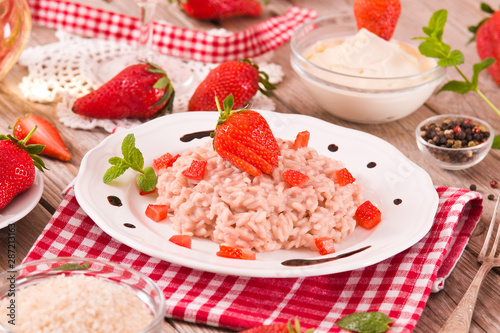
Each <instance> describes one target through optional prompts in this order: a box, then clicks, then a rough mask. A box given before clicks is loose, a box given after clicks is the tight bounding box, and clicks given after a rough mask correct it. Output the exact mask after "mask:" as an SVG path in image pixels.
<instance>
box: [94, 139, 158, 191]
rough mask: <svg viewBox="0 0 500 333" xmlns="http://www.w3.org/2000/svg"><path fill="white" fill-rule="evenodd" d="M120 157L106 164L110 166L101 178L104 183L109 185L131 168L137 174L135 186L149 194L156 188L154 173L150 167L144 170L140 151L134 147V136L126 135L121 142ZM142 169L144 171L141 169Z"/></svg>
mask: <svg viewBox="0 0 500 333" xmlns="http://www.w3.org/2000/svg"><path fill="white" fill-rule="evenodd" d="M122 154H123V158H122V157H118V156H114V157H111V158H110V159H109V160H108V162H109V164H111V165H112V166H111V167H110V168H109V169H108V170H106V172H105V173H104V176H103V179H102V180H103V181H104V183H109V182H111V181H112V180H114V179H116V178H118V177H120V176H121V175H123V174H124V173H125V171H127V170H128V169H129V168H131V169H132V170H134V171H137V172H139V175H138V176H137V178H136V181H137V185H138V186H139V188H140V189H141V190H142V191H145V192H150V191H152V190H154V189H155V186H156V181H157V180H156V173H155V171H154V169H153V168H152V167H147V168H144V157H143V156H142V153H141V151H140V150H139V149H138V148H136V146H135V136H134V134H128V135H127V136H126V137H125V138H124V139H123V142H122ZM143 168H144V169H143Z"/></svg>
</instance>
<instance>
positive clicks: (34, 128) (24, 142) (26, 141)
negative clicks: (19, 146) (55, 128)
mask: <svg viewBox="0 0 500 333" xmlns="http://www.w3.org/2000/svg"><path fill="white" fill-rule="evenodd" d="M37 128H38V126H35V127H33V129H32V130H31V131H30V132H29V133H28V135H26V137H25V138H24V139H23V140H22V141H21V142H22V143H23V145H27V144H28V141H29V140H30V139H31V137H32V136H33V134H35V131H36V129H37Z"/></svg>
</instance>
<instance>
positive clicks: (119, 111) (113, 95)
mask: <svg viewBox="0 0 500 333" xmlns="http://www.w3.org/2000/svg"><path fill="white" fill-rule="evenodd" d="M173 101H174V88H173V87H172V84H171V82H170V80H169V78H168V76H167V74H166V73H165V71H164V70H163V69H161V68H160V67H158V66H157V65H154V64H151V63H140V64H135V65H131V66H129V67H127V68H125V69H124V70H122V71H121V72H120V73H118V74H117V75H116V76H115V77H113V78H112V79H111V80H109V81H108V82H106V83H105V84H103V85H102V86H101V87H99V88H98V89H96V90H94V91H92V92H90V93H88V94H87V95H85V96H82V97H80V98H78V99H77V100H76V101H75V103H74V104H73V112H75V113H77V114H79V115H82V116H88V117H93V118H109V119H118V118H152V117H153V116H156V115H159V114H162V113H164V112H165V111H166V110H168V111H170V112H171V111H172V105H173Z"/></svg>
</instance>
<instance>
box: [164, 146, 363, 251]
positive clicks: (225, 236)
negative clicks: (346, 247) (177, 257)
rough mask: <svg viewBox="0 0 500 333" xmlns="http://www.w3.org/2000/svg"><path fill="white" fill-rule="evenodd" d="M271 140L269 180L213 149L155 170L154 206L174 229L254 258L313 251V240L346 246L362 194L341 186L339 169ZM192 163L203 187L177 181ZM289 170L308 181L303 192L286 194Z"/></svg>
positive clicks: (312, 152)
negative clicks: (199, 165) (274, 151)
mask: <svg viewBox="0 0 500 333" xmlns="http://www.w3.org/2000/svg"><path fill="white" fill-rule="evenodd" d="M276 140H277V142H278V145H279V147H280V152H281V155H280V156H279V164H278V166H276V167H275V168H274V169H273V171H272V173H271V174H269V175H267V174H262V175H260V176H257V177H253V176H250V175H249V174H248V173H246V172H243V171H241V170H239V169H237V168H236V167H234V166H232V165H231V164H230V162H228V161H227V160H225V159H223V158H221V157H220V156H219V155H218V154H217V152H216V151H214V149H213V147H212V142H211V141H207V142H205V143H204V144H201V145H199V146H197V147H196V148H194V149H190V150H187V151H185V152H184V153H182V155H181V156H180V157H179V158H178V159H177V160H176V161H175V163H174V164H173V165H172V166H171V167H169V168H166V169H161V170H160V171H159V172H158V175H159V176H158V184H157V188H158V198H157V199H156V204H162V205H169V206H170V208H169V209H170V211H169V212H170V213H171V214H169V220H170V223H171V226H172V228H173V229H174V230H175V231H176V232H178V233H181V234H188V235H192V236H199V237H206V238H209V239H211V240H213V241H214V242H216V243H219V244H224V245H226V246H232V247H238V248H247V249H253V250H255V251H257V252H267V251H276V250H280V249H287V250H288V249H293V248H301V247H305V248H310V249H315V248H316V247H315V243H314V238H316V237H330V238H332V239H333V240H334V241H335V242H336V243H340V242H341V241H342V240H343V239H345V238H346V237H347V236H348V235H349V234H350V233H351V232H353V231H354V229H355V227H356V221H355V219H354V213H355V212H356V209H357V207H358V206H359V205H360V204H361V203H362V200H363V193H362V188H361V186H360V185H359V184H357V183H356V182H354V183H352V184H348V185H345V186H339V184H338V182H337V181H336V179H337V177H336V171H337V170H339V169H341V168H343V167H344V165H343V163H342V162H340V161H336V160H334V159H332V158H329V157H326V156H323V155H320V154H319V153H318V152H317V151H316V150H315V149H314V148H312V147H303V148H299V149H294V147H293V142H292V141H289V140H283V139H280V138H276ZM193 160H202V161H207V165H206V169H205V174H204V177H203V179H202V180H193V179H189V178H187V177H184V176H183V175H182V171H183V170H184V169H186V168H187V167H189V165H190V164H191V161H193ZM287 169H294V170H298V171H300V172H302V173H303V174H306V175H307V176H308V177H309V181H308V182H307V183H306V184H305V185H304V186H303V187H297V186H290V185H289V184H288V183H287V182H286V181H285V180H284V179H283V178H282V176H281V174H282V173H283V171H285V170H287Z"/></svg>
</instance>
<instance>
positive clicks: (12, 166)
mask: <svg viewBox="0 0 500 333" xmlns="http://www.w3.org/2000/svg"><path fill="white" fill-rule="evenodd" d="M35 131H36V128H33V129H32V130H31V132H29V133H28V135H27V136H26V138H25V139H24V140H18V139H16V138H14V137H13V136H12V135H10V134H9V135H0V169H1V172H0V210H1V209H3V208H4V207H5V206H7V204H8V203H9V202H11V201H12V199H13V198H14V197H15V196H16V195H18V194H20V193H22V192H24V191H26V190H27V189H29V188H30V187H31V185H33V182H34V181H35V167H36V168H38V169H39V170H40V171H43V169H46V168H45V164H44V163H43V161H42V159H41V158H40V157H38V156H37V155H36V154H39V153H40V152H41V151H42V150H43V149H44V146H42V145H27V144H26V143H27V142H28V141H29V139H30V138H31V136H32V135H33V133H34V132H35Z"/></svg>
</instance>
